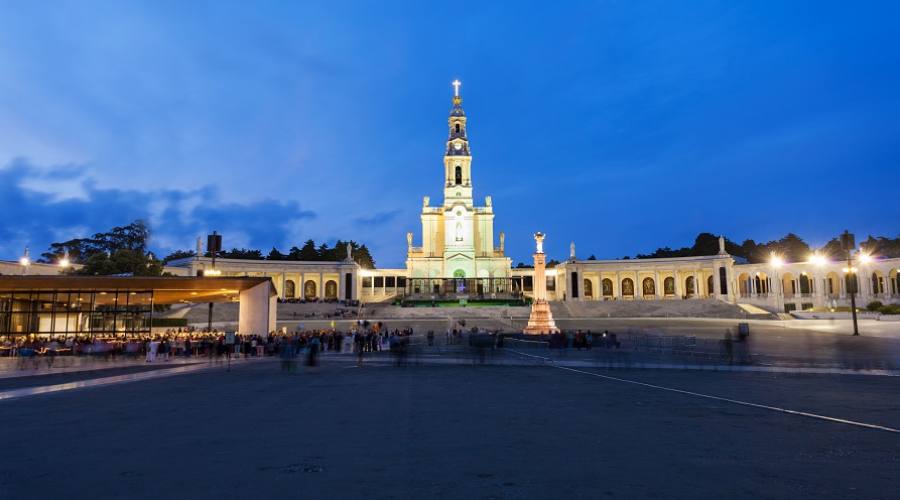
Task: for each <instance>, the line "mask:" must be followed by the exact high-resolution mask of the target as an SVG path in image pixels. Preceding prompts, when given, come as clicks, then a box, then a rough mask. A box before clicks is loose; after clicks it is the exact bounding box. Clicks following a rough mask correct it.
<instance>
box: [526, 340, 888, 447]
mask: <svg viewBox="0 0 900 500" xmlns="http://www.w3.org/2000/svg"><path fill="white" fill-rule="evenodd" d="M512 352H516V351H512ZM516 354H523V355H525V356H530V357H532V358H540V359H543V360H544V361H547V362H549V365H550V366H552V367H553V368H558V369H560V370H566V371H570V372H575V373H581V374H583V375H590V376H592V377H598V378H602V379H606V380H613V381H616V382H624V383H627V384H634V385H640V386H643V387H649V388H651V389H659V390H663V391H669V392H675V393H678V394H685V395H688V396H694V397H699V398H705V399H712V400H715V401H722V402H725V403H732V404H736V405H741V406H749V407H751V408H761V409H763V410H770V411H775V412H779V413H786V414H788V415H798V416H801V417H807V418H814V419H818V420H824V421H826V422H835V423H839V424H846V425H853V426H856V427H863V428H866V429H872V430H878V431H885V432H890V433H893V434H900V429H894V428H893V427H886V426H883V425H877V424H867V423H865V422H857V421H855V420H846V419H843V418H836V417H829V416H827V415H819V414H816V413H809V412H805V411H798V410H790V409H787V408H780V407H777V406H770V405H763V404H758V403H751V402H749V401H741V400H738V399H731V398H724V397H721V396H713V395H711V394H702V393H699V392H693V391H686V390H683V389H675V388H673V387H665V386H661V385H656V384H648V383H646V382H639V381H637V380H628V379H624V378H619V377H612V376H609V375H601V374H599V373H594V372H589V371H585V370H578V369H576V368H569V367H567V366H559V365H557V364H556V363H554V362H553V360H551V359H548V358H545V357H542V356H535V355H532V354H525V353H519V352H516Z"/></svg>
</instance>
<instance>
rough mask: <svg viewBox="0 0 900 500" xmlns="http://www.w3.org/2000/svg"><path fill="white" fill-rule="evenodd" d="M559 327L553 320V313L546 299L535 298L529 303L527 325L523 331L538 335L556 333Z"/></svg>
mask: <svg viewBox="0 0 900 500" xmlns="http://www.w3.org/2000/svg"><path fill="white" fill-rule="evenodd" d="M558 332H559V328H557V327H556V322H555V321H553V313H552V312H550V303H548V302H547V301H546V300H536V301H534V303H533V304H531V315H530V316H529V317H528V326H526V327H525V330H523V333H527V334H529V335H539V334H542V333H558Z"/></svg>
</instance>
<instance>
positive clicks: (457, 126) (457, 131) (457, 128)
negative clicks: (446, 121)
mask: <svg viewBox="0 0 900 500" xmlns="http://www.w3.org/2000/svg"><path fill="white" fill-rule="evenodd" d="M456 133H457V134H458V133H459V124H458V123H457V124H456Z"/></svg>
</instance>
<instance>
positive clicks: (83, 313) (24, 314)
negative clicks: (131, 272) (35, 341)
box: [0, 290, 153, 337]
mask: <svg viewBox="0 0 900 500" xmlns="http://www.w3.org/2000/svg"><path fill="white" fill-rule="evenodd" d="M152 317H153V291H152V290H140V291H137V290H122V291H120V290H97V291H94V290H71V291H69V290H53V291H45V290H22V291H15V292H0V335H26V334H31V333H34V334H37V335H40V336H45V335H47V336H51V337H56V336H69V335H76V334H77V335H90V336H91V337H133V336H141V335H146V334H149V333H150V325H151V321H152Z"/></svg>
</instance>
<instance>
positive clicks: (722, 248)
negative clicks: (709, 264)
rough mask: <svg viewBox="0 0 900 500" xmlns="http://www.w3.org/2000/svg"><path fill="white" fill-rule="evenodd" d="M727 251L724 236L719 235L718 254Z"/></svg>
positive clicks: (723, 253)
mask: <svg viewBox="0 0 900 500" xmlns="http://www.w3.org/2000/svg"><path fill="white" fill-rule="evenodd" d="M727 253H728V252H726V251H725V237H724V236H719V255H725V254H727Z"/></svg>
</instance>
